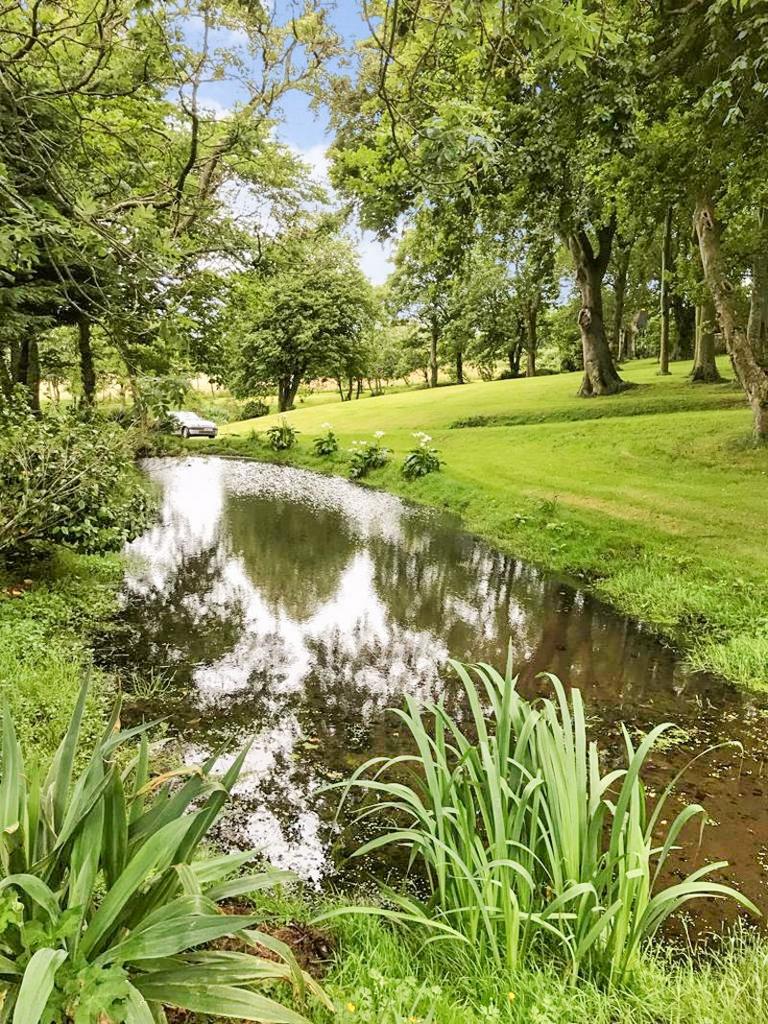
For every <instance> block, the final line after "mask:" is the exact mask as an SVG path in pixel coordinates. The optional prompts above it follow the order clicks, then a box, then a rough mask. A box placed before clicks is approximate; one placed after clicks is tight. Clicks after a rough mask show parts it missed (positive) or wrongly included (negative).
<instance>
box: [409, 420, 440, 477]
mask: <svg viewBox="0 0 768 1024" xmlns="http://www.w3.org/2000/svg"><path fill="white" fill-rule="evenodd" d="M413 436H414V437H415V438H418V441H419V443H418V444H417V445H416V447H415V448H411V450H410V451H409V452H408V454H407V455H406V456H405V461H404V462H403V476H404V477H405V479H406V480H415V479H417V477H420V476H427V474H429V473H437V472H439V470H440V453H439V452H438V450H437V448H433V447H432V445H431V444H430V442H431V440H432V438H431V437H430V436H429V434H425V433H424V432H423V431H419V432H418V433H416V434H414V435H413Z"/></svg>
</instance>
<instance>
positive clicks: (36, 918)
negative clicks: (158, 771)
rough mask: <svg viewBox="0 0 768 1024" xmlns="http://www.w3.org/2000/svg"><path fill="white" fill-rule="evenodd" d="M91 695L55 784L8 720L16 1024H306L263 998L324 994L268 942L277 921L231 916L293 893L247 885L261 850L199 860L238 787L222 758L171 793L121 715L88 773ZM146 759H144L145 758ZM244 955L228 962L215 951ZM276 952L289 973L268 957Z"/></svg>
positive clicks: (2, 835)
mask: <svg viewBox="0 0 768 1024" xmlns="http://www.w3.org/2000/svg"><path fill="white" fill-rule="evenodd" d="M86 699H87V686H86V685H84V686H83V687H82V690H81V693H80V696H79V699H78V701H77V705H76V707H75V711H74V714H73V716H72V719H71V722H70V725H69V728H68V730H67V732H66V735H65V736H64V738H63V740H62V741H61V744H60V746H59V748H58V750H57V752H56V755H55V757H54V758H53V761H52V763H51V765H50V768H49V770H48V772H47V773H46V774H45V775H43V774H41V773H40V772H39V770H38V768H37V766H36V765H35V764H25V763H24V758H23V755H22V752H21V748H20V746H19V743H18V740H17V738H16V732H15V729H14V724H13V721H12V718H11V716H10V714H9V713H8V712H7V711H6V713H5V716H4V719H3V733H2V748H1V753H2V776H1V777H0V951H1V954H0V991H2V993H3V1003H2V1019H3V1020H7V1019H9V1018H10V1016H11V1014H13V1020H14V1024H37V1022H38V1021H46V1022H49V1021H56V1022H59V1021H73V1022H75V1024H93V1022H96V1021H105V1020H109V1021H112V1022H113V1024H123V1022H125V1024H150V1022H152V1021H158V1020H159V1021H163V1020H164V1011H163V1007H164V1006H165V1005H170V1006H174V1007H178V1008H180V1009H183V1010H189V1011H191V1012H193V1013H202V1014H205V1015H213V1016H230V1017H238V1018H240V1019H246V1020H255V1021H272V1022H285V1024H290V1022H293V1024H303V1022H304V1021H305V1018H304V1017H303V1016H302V1015H301V1014H299V1013H297V1012H295V1011H294V1010H290V1009H288V1008H286V1007H285V1006H283V1005H281V1004H280V1003H279V1002H277V1001H276V1000H274V999H272V998H269V997H268V996H266V995H264V994H262V992H261V991H259V990H260V989H262V988H263V987H264V985H265V984H267V985H271V984H273V983H275V982H288V983H289V984H292V985H293V986H294V988H295V990H296V991H297V992H298V993H299V995H303V994H304V993H305V992H306V991H307V990H309V991H311V992H312V993H313V994H314V995H315V996H316V997H318V998H320V999H321V1000H325V996H324V994H323V993H322V990H321V989H320V988H319V987H318V986H317V985H316V983H315V982H314V981H312V980H311V979H310V978H308V977H307V976H306V975H305V974H304V973H303V972H302V971H301V970H300V969H299V968H298V966H297V964H296V961H295V959H294V957H293V956H292V954H291V952H290V950H289V949H288V947H287V946H285V945H284V944H283V943H281V942H278V941H276V940H275V938H274V937H272V936H270V935H269V934H265V933H263V932H261V931H259V930H258V929H257V927H256V926H257V925H258V924H259V923H260V921H261V920H262V915H259V914H250V915H238V914H230V913H222V911H221V909H220V907H219V904H220V903H221V902H222V901H223V900H227V899H232V898H235V897H238V896H241V895H243V894H245V893H249V892H253V891H255V890H258V889H263V888H266V887H269V886H272V885H276V884H278V883H281V882H285V881H287V880H289V879H291V878H292V877H293V876H292V875H291V874H290V873H289V872H285V871H276V870H274V869H267V870H264V871H260V872H258V873H256V874H247V875H245V876H239V877H238V873H239V872H240V870H241V869H242V868H243V867H244V866H245V865H246V864H247V863H248V862H249V861H252V860H253V858H254V856H255V854H254V852H253V851H247V852H245V853H237V854H228V855H224V856H219V857H215V858H212V859H208V860H196V859H195V855H196V853H197V851H198V849H199V846H200V843H201V841H202V840H203V839H204V838H205V836H206V834H207V833H208V831H209V830H210V828H211V826H212V825H213V824H214V822H215V821H216V819H217V818H218V816H219V814H220V812H221V810H222V808H223V807H224V804H225V802H226V800H227V798H228V796H229V793H230V791H231V789H232V787H233V785H234V784H235V781H236V780H237V777H238V774H239V772H240V769H241V767H242V764H243V760H244V758H245V753H246V751H242V752H241V753H240V754H239V756H237V757H236V758H235V759H234V761H233V763H232V765H231V767H230V768H229V769H228V770H227V771H226V773H225V774H224V775H223V776H222V777H221V778H215V777H214V775H213V771H214V767H215V763H216V758H215V757H213V758H211V759H209V760H208V761H207V762H206V763H205V764H203V765H202V766H200V767H195V768H180V769H177V770H176V771H170V772H167V773H165V774H163V775H160V776H157V777H155V778H152V777H150V773H149V744H148V741H147V729H148V728H149V726H139V727H136V728H133V729H127V730H121V729H120V725H119V713H120V706H119V704H117V705H116V706H115V709H114V711H113V713H112V716H111V718H110V720H109V722H108V723H107V726H106V728H105V730H104V732H103V734H102V736H101V738H100V739H99V740H98V741H97V742H96V743H95V744H94V746H93V749H92V750H91V752H90V756H89V757H88V758H87V761H86V763H85V766H84V767H83V769H82V770H81V771H79V772H77V771H76V765H77V764H78V763H79V760H80V758H81V757H82V754H83V752H78V740H79V736H80V732H81V724H82V720H83V713H84V709H85V706H86ZM138 736H140V737H141V739H140V745H139V747H138V749H137V750H136V751H134V754H133V757H130V756H129V755H130V745H131V743H132V741H134V740H135V738H136V737H138ZM222 939H229V940H230V943H231V941H232V940H236V942H235V948H232V946H231V945H230V947H229V948H227V949H226V950H222V949H211V948H199V947H205V946H206V945H207V944H210V943H212V942H215V941H217V940H222ZM254 949H258V950H259V951H260V952H263V951H264V950H268V951H269V952H270V953H271V954H272V955H273V956H274V957H275V958H276V959H275V960H272V959H265V958H264V957H263V956H261V955H256V954H255V953H254V952H253V950H254Z"/></svg>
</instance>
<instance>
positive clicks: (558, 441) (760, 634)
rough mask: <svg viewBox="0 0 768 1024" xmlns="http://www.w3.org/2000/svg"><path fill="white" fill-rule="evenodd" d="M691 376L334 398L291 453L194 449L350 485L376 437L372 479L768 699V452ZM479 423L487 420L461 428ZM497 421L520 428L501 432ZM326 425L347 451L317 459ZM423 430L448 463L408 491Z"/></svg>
mask: <svg viewBox="0 0 768 1024" xmlns="http://www.w3.org/2000/svg"><path fill="white" fill-rule="evenodd" d="M689 369H690V364H686V363H677V364H674V366H673V375H672V376H671V377H658V376H656V367H655V364H653V363H651V362H648V361H646V362H639V363H634V364H629V365H628V366H627V367H626V368H625V370H624V376H625V377H626V378H627V379H629V380H631V381H633V382H634V383H636V384H638V385H640V386H638V387H636V388H633V389H631V390H629V391H627V392H625V393H624V394H622V395H617V396H615V397H613V398H606V399H592V400H589V401H588V400H585V399H579V398H576V397H575V391H576V388H577V385H578V375H575V374H564V375H561V376H554V377H540V378H535V379H533V380H510V381H494V382H491V383H487V384H483V383H474V384H470V385H465V386H463V387H458V386H456V387H446V388H439V389H437V390H436V391H414V392H407V393H399V394H394V395H385V396H383V397H381V398H378V399H376V400H375V401H370V402H357V403H356V402H350V403H344V404H343V405H342V404H339V405H336V406H334V408H333V415H332V417H330V416H329V410H328V409H321V408H318V409H298V410H296V411H294V412H291V413H289V414H288V415H287V419H288V421H289V422H290V423H292V424H293V425H294V426H295V427H296V428H297V429H298V430H299V431H301V435H300V440H299V444H298V446H297V447H296V448H294V449H292V450H291V451H289V452H287V453H281V454H276V453H274V452H272V451H271V450H270V449H268V448H267V447H266V446H265V444H264V443H263V441H262V440H261V439H260V438H259V436H258V433H255V432H262V431H263V430H265V429H266V428H267V427H268V426H271V425H274V424H275V423H277V422H279V420H278V418H277V417H275V416H270V417H265V418H263V419H260V420H255V421H246V422H242V423H233V424H229V425H227V426H225V427H224V428H222V431H221V434H220V436H219V439H218V440H217V441H216V442H214V443H213V444H211V443H207V442H204V441H203V442H200V441H197V442H192V445H193V446H194V450H199V451H206V452H219V453H224V454H230V455H241V456H248V457H254V458H258V459H262V460H269V461H274V462H289V463H292V464H294V465H299V466H305V467H307V468H311V469H314V470H318V471H321V472H330V473H338V474H343V475H345V474H346V473H347V462H348V452H347V451H346V449H347V448H348V447H349V445H350V444H351V442H352V441H353V440H355V439H360V438H367V439H370V438H371V436H372V435H373V433H374V432H375V431H376V430H383V431H385V433H386V436H385V439H384V443H385V444H387V445H389V446H390V447H391V448H392V449H393V453H394V455H393V460H392V462H391V464H390V465H389V466H387V467H386V468H385V469H383V470H378V471H375V472H374V473H372V474H371V475H370V477H369V478H368V479H367V482H368V483H369V484H371V485H373V486H376V487H382V488H385V489H387V490H389V491H392V492H394V493H396V494H399V495H401V496H404V497H407V498H409V499H411V500H413V501H416V502H421V503H424V504H429V505H433V506H437V507H440V508H444V509H447V510H450V511H452V512H455V513H457V514H458V515H459V516H460V517H461V519H462V521H463V523H464V525H465V526H466V528H467V529H469V530H471V531H472V532H474V533H477V534H479V535H481V536H483V537H485V538H486V539H487V540H489V541H490V542H491V543H493V544H494V545H496V546H497V547H499V548H501V549H502V550H505V551H507V552H509V553H511V554H513V555H515V556H517V557H520V558H524V559H527V560H529V561H531V562H534V563H536V564H538V565H541V566H543V567H545V568H547V569H549V570H551V571H553V572H555V573H559V574H564V575H569V576H572V577H576V578H577V579H579V580H581V581H582V582H583V583H584V584H585V585H587V586H589V587H590V588H591V589H592V590H593V591H594V592H596V593H597V594H598V595H600V596H602V597H603V598H605V599H606V600H608V601H609V602H610V603H611V604H613V605H614V606H615V607H616V608H618V609H619V610H621V611H623V612H626V613H628V614H630V615H633V616H636V617H637V618H640V619H643V620H644V621H646V622H648V623H649V624H652V625H653V626H654V627H655V628H656V629H657V630H658V631H659V632H661V633H663V634H666V635H668V636H670V637H671V638H673V640H674V642H675V643H676V644H678V645H679V646H680V647H682V648H683V649H684V650H685V651H686V652H687V655H688V658H689V660H690V661H691V662H692V664H693V665H694V666H695V667H697V668H701V669H710V670H713V671H716V672H719V673H721V674H723V675H725V676H727V677H729V678H731V679H734V680H736V681H738V682H741V683H743V684H746V685H748V686H753V687H763V688H765V687H766V686H768V615H766V611H765V609H766V608H768V543H766V522H765V509H766V507H768V449H766V448H755V447H753V446H752V445H751V444H750V443H749V431H750V414H749V411H748V410H747V409H746V408H745V406H744V404H743V400H742V398H741V396H740V395H739V394H738V393H737V392H736V391H734V390H733V388H732V385H727V384H726V385H723V384H715V385H692V384H690V383H689V382H688V381H687V379H686V376H685V375H686V373H687V372H688V370H689ZM721 372H723V373H726V372H727V367H726V365H725V361H723V362H722V365H721ZM659 409H666V410H667V411H666V412H660V411H659ZM601 410H602V411H601ZM611 410H614V414H613V415H611V414H610V411H611ZM596 412H599V413H600V415H599V416H597V415H595V413H596ZM588 414H589V415H591V417H592V418H585V416H587V415H588ZM478 416H480V417H485V418H486V422H488V423H489V424H492V425H487V426H475V427H464V428H462V429H457V428H455V427H453V425H454V424H456V423H457V422H469V421H472V418H473V417H478ZM503 416H506V417H515V420H514V423H513V424H510V423H507V424H506V425H498V422H497V420H498V417H503ZM329 418H330V419H331V422H332V425H333V428H334V430H335V431H336V433H337V434H338V436H339V438H340V441H341V451H340V452H339V453H337V454H336V455H335V456H332V457H330V458H327V459H320V458H318V457H317V456H315V455H314V453H313V452H312V449H311V439H312V437H313V436H314V435H315V434H317V433H320V431H321V427H322V424H323V423H324V422H325V421H326V420H328V419H329ZM494 418H496V419H494ZM417 430H426V431H429V432H430V433H431V434H432V436H433V439H434V443H435V445H436V446H437V447H438V448H439V450H440V452H441V456H442V458H443V459H444V462H445V465H444V467H443V470H442V472H441V473H439V474H433V475H431V476H427V477H424V478H423V479H420V480H415V481H412V482H409V481H406V480H405V479H404V478H403V476H402V474H401V472H400V466H401V465H402V460H403V458H404V456H405V453H406V452H407V451H408V450H409V448H411V447H412V446H413V445H414V443H415V442H414V439H413V437H412V434H413V432H414V431H417Z"/></svg>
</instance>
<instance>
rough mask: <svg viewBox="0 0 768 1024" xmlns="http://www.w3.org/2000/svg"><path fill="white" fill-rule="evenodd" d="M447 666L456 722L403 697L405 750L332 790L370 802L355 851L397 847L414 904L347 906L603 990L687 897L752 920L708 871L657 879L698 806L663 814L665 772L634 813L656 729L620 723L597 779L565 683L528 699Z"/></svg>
mask: <svg viewBox="0 0 768 1024" xmlns="http://www.w3.org/2000/svg"><path fill="white" fill-rule="evenodd" d="M452 664H453V667H454V669H455V671H456V672H457V674H458V676H459V678H460V680H461V683H462V685H463V690H464V693H465V695H466V704H467V707H468V708H469V721H468V723H467V728H462V725H461V724H460V722H459V721H458V720H457V719H456V718H454V717H452V716H451V715H450V714H449V713H448V711H447V710H446V708H445V707H444V705H443V704H442V703H437V704H434V703H431V704H426V705H424V706H420V705H418V704H417V703H416V701H414V700H413V699H412V698H411V697H407V698H406V706H405V709H403V710H397V711H396V712H395V713H396V714H397V715H398V716H399V717H400V719H401V720H402V721H403V723H404V724H405V726H406V728H407V731H408V733H409V734H410V736H411V738H412V740H413V744H414V747H415V750H414V752H413V753H403V754H400V755H398V756H396V757H391V758H374V759H372V760H370V761H368V762H367V763H366V764H364V765H363V766H361V768H360V769H358V771H357V772H355V774H354V775H353V776H352V778H351V779H350V780H348V782H346V783H345V784H344V789H345V792H344V795H343V797H342V803H343V801H344V799H346V797H347V796H348V794H349V793H350V792H351V791H353V790H357V791H360V792H362V793H363V794H364V795H365V796H367V797H371V798H372V799H364V800H363V803H362V807H361V809H360V810H359V811H358V812H357V813H356V820H357V822H362V821H366V822H369V823H370V819H373V820H374V821H376V819H380V818H381V817H382V816H385V817H386V820H387V825H386V826H385V827H384V829H383V831H382V832H381V834H379V835H376V836H375V837H374V838H373V839H371V840H370V841H368V842H366V843H365V844H364V845H362V846H361V847H360V848H359V849H358V850H357V851H356V853H355V855H356V856H364V855H366V854H368V853H371V852H372V851H375V850H378V849H380V848H382V847H385V846H389V845H392V844H398V845H404V846H406V847H407V848H408V849H409V855H410V861H411V864H412V865H413V864H418V866H419V867H420V869H421V871H422V873H423V875H424V876H425V878H426V880H427V883H428V886H429V891H430V896H429V898H428V899H427V900H426V901H425V902H422V901H419V900H416V899H413V898H411V897H409V896H404V895H402V894H398V893H390V894H389V896H390V899H391V900H392V901H393V903H394V909H390V910H383V911H382V910H381V909H380V908H359V907H357V908H350V909H353V910H356V911H357V912H365V913H376V914H382V913H383V914H385V915H388V916H391V917H393V918H396V919H398V920H401V921H408V922H414V923H423V924H428V925H429V927H430V928H431V930H432V933H433V938H438V937H446V936H452V937H454V938H456V939H459V940H460V941H461V942H462V943H464V944H466V945H468V946H469V947H470V948H471V949H472V950H473V951H474V953H475V954H476V955H477V956H478V957H479V958H480V959H482V960H486V959H490V960H491V961H493V962H495V963H496V964H497V965H498V967H499V968H501V969H505V970H515V969H517V968H518V967H519V966H520V965H521V964H522V963H523V962H524V961H526V960H527V959H529V958H530V957H531V955H532V954H533V953H534V951H535V952H536V955H548V956H553V957H555V958H556V959H557V958H563V959H564V960H565V961H566V962H567V964H568V967H569V970H570V972H571V973H572V976H573V977H577V976H579V975H580V974H584V973H589V974H590V975H591V976H592V977H599V978H602V979H605V980H607V981H608V982H620V981H623V980H625V979H626V978H627V977H628V975H629V974H630V973H631V972H632V971H633V970H634V969H635V968H636V966H637V964H638V959H639V957H640V953H641V948H642V946H643V944H644V942H645V941H646V940H648V939H649V938H650V937H651V936H652V935H654V933H655V932H656V931H657V930H658V928H659V927H660V926H661V925H662V924H663V922H664V921H665V920H666V919H667V918H668V917H669V916H670V915H671V914H674V913H676V912H677V911H679V910H680V909H681V908H682V907H684V906H685V905H686V904H687V903H688V902H689V901H691V900H694V899H700V898H709V899H726V898H727V899H733V900H736V901H737V902H738V903H740V904H741V905H742V906H743V907H746V908H747V909H748V910H750V911H751V912H753V913H757V909H756V908H755V907H754V905H753V904H752V903H751V902H750V901H749V900H747V899H746V898H745V897H744V896H743V895H741V894H740V893H739V892H737V891H736V890H735V889H733V888H731V887H729V886H726V885H723V884H720V883H718V882H715V881H713V880H712V879H711V878H710V877H709V876H710V875H711V874H712V873H713V872H714V871H716V870H718V869H720V868H722V867H724V866H725V865H724V863H713V864H708V865H705V866H704V867H701V868H699V869H698V870H696V871H693V872H692V873H691V874H689V875H688V876H687V877H686V878H684V879H683V880H682V881H680V882H677V883H675V884H672V885H663V884H661V878H662V875H663V872H664V868H665V866H666V865H667V863H668V861H669V857H670V855H671V854H672V852H673V850H675V849H677V848H678V841H679V840H680V837H681V833H682V832H683V829H684V828H685V827H686V826H689V825H690V824H691V823H693V822H694V821H695V820H696V819H698V820H699V821H700V822H701V823H702V824H703V821H704V809H703V808H702V807H701V806H700V805H698V804H690V805H687V806H685V807H684V808H683V809H682V810H680V811H679V812H678V813H677V814H674V815H673V814H672V813H671V812H670V810H669V800H670V796H671V793H672V791H673V789H674V787H675V784H676V782H677V781H678V779H679V776H678V777H677V778H676V779H673V780H671V781H670V783H669V785H668V786H667V787H666V788H665V789H664V791H663V792H662V793H661V794H660V795H659V797H658V799H657V800H656V801H655V804H654V805H653V807H652V808H651V807H650V806H649V803H648V800H647V795H646V789H645V785H644V783H643V778H642V775H643V769H644V767H645V766H646V764H647V761H648V758H649V756H650V754H651V752H652V751H653V749H654V746H655V745H656V744H657V742H658V741H659V739H660V737H661V736H662V735H663V734H664V733H665V732H666V731H667V730H668V729H669V728H671V725H670V724H669V723H664V724H661V725H658V726H657V727H656V728H654V729H653V730H652V731H651V732H650V733H649V734H648V735H646V736H645V737H644V738H643V739H642V740H641V741H640V742H639V743H637V744H635V743H634V742H633V740H632V738H631V737H630V734H629V732H628V731H627V729H626V728H624V727H622V736H623V746H624V749H623V757H624V763H623V765H622V766H621V767H619V768H615V769H611V770H603V767H602V764H601V752H600V750H599V748H598V746H597V744H596V743H595V742H593V741H590V740H589V738H588V735H587V726H586V720H585V714H584V706H583V701H582V697H581V694H580V692H579V691H578V690H577V689H573V690H571V692H570V695H569V694H567V693H566V690H565V688H564V687H563V685H562V683H561V682H560V681H559V680H558V679H557V678H556V677H554V676H549V677H548V678H549V680H550V682H551V686H552V691H553V695H552V696H551V697H549V698H546V699H543V700H539V701H529V700H526V699H525V698H524V697H523V696H522V695H521V694H520V693H519V691H518V689H517V685H516V679H514V678H513V677H512V675H511V672H510V671H509V670H508V671H507V673H506V675H501V674H500V673H498V672H497V671H496V670H494V669H493V668H492V667H490V666H488V665H479V666H474V667H472V668H468V667H466V666H464V665H461V664H458V663H452ZM665 815H667V816H668V817H669V818H670V819H671V820H669V822H668V823H667V824H666V825H663V822H664V821H666V818H665ZM393 821H394V822H395V823H396V824H394V825H393V824H392V822H393ZM662 831H663V834H661V833H662ZM660 834H661V838H659V836H660Z"/></svg>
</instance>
